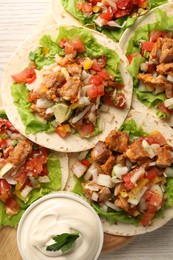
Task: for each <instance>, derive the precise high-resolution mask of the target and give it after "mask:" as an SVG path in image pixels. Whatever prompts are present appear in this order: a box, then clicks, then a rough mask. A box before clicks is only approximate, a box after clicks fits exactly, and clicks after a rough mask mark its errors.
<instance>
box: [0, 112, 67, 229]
mask: <svg viewBox="0 0 173 260" xmlns="http://www.w3.org/2000/svg"><path fill="white" fill-rule="evenodd" d="M67 179H68V157H67V155H65V154H63V153H57V152H53V151H50V150H48V149H47V148H44V147H42V146H39V145H37V144H35V143H33V142H31V141H30V140H28V139H26V138H25V137H24V136H23V135H21V134H20V133H19V132H18V131H17V130H16V129H15V127H14V126H13V125H12V124H11V122H10V121H9V120H8V119H7V117H6V114H5V113H4V111H3V110H1V111H0V226H12V227H15V226H17V224H18V222H19V220H20V218H21V216H22V214H23V213H24V211H25V210H26V208H27V207H28V206H29V205H30V204H31V203H33V202H34V201H35V200H37V199H38V198H40V197H42V196H44V195H46V194H48V193H50V192H53V191H58V190H63V189H64V187H65V185H66V182H67Z"/></svg>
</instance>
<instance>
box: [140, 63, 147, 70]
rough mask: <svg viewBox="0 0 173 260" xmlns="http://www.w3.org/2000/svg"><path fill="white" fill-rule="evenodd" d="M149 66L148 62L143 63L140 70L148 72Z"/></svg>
mask: <svg viewBox="0 0 173 260" xmlns="http://www.w3.org/2000/svg"><path fill="white" fill-rule="evenodd" d="M147 69H148V64H147V63H146V62H143V63H141V65H140V70H142V71H144V72H147Z"/></svg>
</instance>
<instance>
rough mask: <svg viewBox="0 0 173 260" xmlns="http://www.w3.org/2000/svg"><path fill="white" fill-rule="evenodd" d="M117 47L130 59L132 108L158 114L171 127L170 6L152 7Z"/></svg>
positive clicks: (172, 58) (172, 34)
mask: <svg viewBox="0 0 173 260" xmlns="http://www.w3.org/2000/svg"><path fill="white" fill-rule="evenodd" d="M120 46H121V47H122V48H123V50H124V52H125V53H126V56H127V58H128V60H129V63H130V65H129V67H128V71H129V72H130V73H131V75H132V77H133V82H134V90H135V91H134V92H135V94H136V95H135V97H136V98H135V99H134V102H133V107H134V108H135V109H142V110H143V109H145V106H146V107H148V108H149V110H151V111H153V112H154V113H156V114H157V116H158V117H160V118H162V119H163V120H165V121H166V122H167V123H168V124H169V125H170V126H173V113H172V112H173V78H172V77H173V76H172V75H173V74H172V73H173V72H172V71H173V67H172V66H173V55H172V48H173V5H172V4H166V5H163V6H160V7H158V8H156V9H155V10H152V11H151V12H150V13H149V14H147V15H146V16H145V18H143V19H140V20H138V21H137V22H136V23H135V24H134V25H133V26H132V28H131V29H127V31H126V32H125V33H124V34H123V36H122V38H121V41H120Z"/></svg>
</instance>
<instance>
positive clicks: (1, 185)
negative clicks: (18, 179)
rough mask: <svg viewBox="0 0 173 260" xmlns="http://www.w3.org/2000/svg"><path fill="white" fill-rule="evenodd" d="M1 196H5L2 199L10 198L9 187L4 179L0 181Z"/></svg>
mask: <svg viewBox="0 0 173 260" xmlns="http://www.w3.org/2000/svg"><path fill="white" fill-rule="evenodd" d="M1 195H5V197H4V198H8V197H9V196H11V185H10V184H9V183H8V182H7V181H6V180H5V179H0V196H1Z"/></svg>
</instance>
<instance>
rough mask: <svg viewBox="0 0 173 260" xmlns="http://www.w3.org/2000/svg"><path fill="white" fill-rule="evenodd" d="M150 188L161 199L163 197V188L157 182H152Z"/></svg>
mask: <svg viewBox="0 0 173 260" xmlns="http://www.w3.org/2000/svg"><path fill="white" fill-rule="evenodd" d="M150 190H151V191H153V192H154V193H156V194H157V195H159V197H160V198H161V199H163V197H164V194H163V190H162V188H161V187H160V186H159V185H158V184H154V185H153V186H151V188H150Z"/></svg>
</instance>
